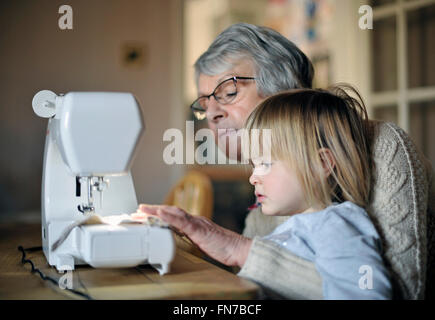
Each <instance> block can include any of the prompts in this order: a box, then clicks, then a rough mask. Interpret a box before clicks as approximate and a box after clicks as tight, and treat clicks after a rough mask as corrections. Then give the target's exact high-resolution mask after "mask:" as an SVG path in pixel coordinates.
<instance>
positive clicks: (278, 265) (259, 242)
mask: <svg viewBox="0 0 435 320" xmlns="http://www.w3.org/2000/svg"><path fill="white" fill-rule="evenodd" d="M238 275H239V276H240V277H243V278H247V279H250V280H252V281H254V282H256V283H258V284H259V285H260V286H261V287H263V289H265V292H267V293H268V294H271V295H277V296H280V297H282V298H284V299H305V300H308V299H316V300H318V299H323V295H322V279H321V278H320V275H319V273H318V272H317V271H316V268H315V266H314V264H313V263H312V262H310V261H307V260H304V259H301V258H299V257H297V256H296V255H294V254H292V253H291V252H289V251H288V250H286V249H285V248H282V247H280V246H279V245H277V244H275V243H273V242H272V241H269V240H265V239H261V238H258V237H255V238H254V241H253V243H252V246H251V250H250V251H249V255H248V258H247V260H246V262H245V264H244V266H243V268H242V269H241V270H240V272H239V273H238Z"/></svg>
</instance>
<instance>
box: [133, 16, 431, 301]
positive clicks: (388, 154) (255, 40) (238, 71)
mask: <svg viewBox="0 0 435 320" xmlns="http://www.w3.org/2000/svg"><path fill="white" fill-rule="evenodd" d="M195 71H196V82H197V87H198V99H197V100H196V101H195V102H194V103H193V104H192V106H191V107H192V110H193V112H194V114H195V116H196V117H197V118H198V119H204V118H206V119H207V122H208V126H209V128H210V129H212V130H213V132H214V135H215V140H216V144H217V145H218V146H219V148H221V150H222V151H224V152H225V153H226V154H227V156H228V157H230V158H237V159H240V148H239V149H238V150H237V153H236V154H230V152H229V150H228V148H227V147H226V145H227V144H226V143H225V140H226V139H227V138H228V137H230V138H231V137H237V132H238V130H239V129H241V128H243V126H244V123H245V120H246V119H247V117H248V116H249V114H250V113H251V112H252V111H253V110H254V108H255V107H256V105H257V104H258V103H259V102H261V101H262V100H263V99H265V98H266V97H268V96H270V95H273V94H275V93H278V92H280V91H285V90H288V89H293V88H299V87H311V85H312V79H313V73H314V72H313V67H312V64H311V62H310V61H309V59H308V58H307V57H306V56H305V54H304V53H303V52H301V51H300V50H299V49H298V48H297V47H296V46H295V45H294V44H293V43H292V42H290V41H289V40H288V39H286V38H285V37H283V36H282V35H280V34H279V33H277V32H275V31H273V30H271V29H269V28H265V27H259V26H254V25H250V24H244V23H242V24H235V25H232V26H230V27H229V28H228V29H226V30H224V31H223V32H222V33H221V34H220V35H219V36H218V37H217V38H216V39H215V40H214V42H213V43H212V44H211V45H210V47H209V48H208V50H207V51H206V52H205V53H203V54H202V55H201V56H200V57H199V59H198V60H197V62H196V63H195ZM374 127H375V131H374V136H373V145H372V148H373V158H374V163H375V167H374V168H373V170H372V171H373V177H374V179H373V181H374V182H373V186H372V197H371V198H372V200H371V203H370V205H369V208H368V212H369V214H370V217H371V219H372V220H373V221H374V223H375V225H376V227H377V229H378V231H379V234H380V235H381V237H382V240H383V245H384V253H385V254H384V259H385V260H386V263H387V266H388V267H389V269H390V271H391V274H392V275H393V278H394V279H393V280H394V284H395V295H396V297H401V298H406V299H421V298H423V297H424V295H425V283H426V270H427V268H428V269H429V270H430V268H429V267H428V266H427V264H428V262H427V257H428V250H430V249H431V248H433V247H432V246H431V243H433V240H431V238H432V231H431V229H429V228H428V231H429V233H428V235H426V226H427V225H428V224H431V223H432V224H433V222H432V221H433V216H434V214H433V205H434V204H433V201H429V204H428V197H429V200H430V199H431V196H430V194H428V193H429V192H430V191H429V190H430V188H431V186H432V185H433V184H430V183H429V182H428V181H430V174H431V172H432V171H431V170H430V168H429V167H425V164H426V163H425V162H424V158H423V157H422V156H420V155H419V154H418V151H417V150H416V149H415V147H414V145H413V144H412V142H411V141H410V140H409V138H408V137H407V135H406V134H405V133H404V132H403V131H402V130H401V129H400V128H398V127H396V126H395V125H393V124H384V123H376V124H374ZM416 191H418V192H416ZM431 192H432V194H433V187H432V191H431ZM433 198H434V197H432V199H433ZM139 209H140V210H142V211H144V212H148V213H150V214H157V215H160V217H161V218H162V219H163V220H166V221H167V222H168V223H170V224H172V225H173V226H174V227H176V228H177V229H179V230H180V231H182V232H184V234H186V236H187V237H189V238H190V239H191V240H192V241H193V242H194V243H195V244H196V245H198V246H199V247H200V248H201V249H202V250H203V251H204V252H205V253H207V254H208V255H209V256H211V257H212V258H214V259H216V260H217V261H220V262H221V263H224V264H226V265H229V266H238V267H240V268H241V270H240V272H239V273H238V275H239V276H241V277H245V278H248V279H251V280H253V281H255V282H257V283H259V284H260V285H261V286H262V287H263V288H264V289H265V291H266V292H267V293H268V294H269V295H272V296H274V295H277V296H278V297H284V298H289V299H321V298H322V281H321V278H320V276H319V273H318V272H317V270H316V268H315V267H314V264H313V263H311V262H309V261H306V260H304V259H301V258H299V257H297V256H295V255H293V254H291V253H290V252H289V251H286V250H283V249H281V248H280V247H278V246H276V245H274V243H272V242H270V241H267V240H265V239H263V238H262V236H264V235H266V234H268V233H270V232H271V231H272V230H273V229H274V228H275V227H276V226H277V225H279V224H280V223H282V222H283V221H284V220H285V219H287V217H273V216H265V215H263V214H262V213H261V211H260V209H254V210H252V211H251V212H250V213H249V215H248V217H247V219H246V226H245V229H244V232H243V236H242V235H239V234H236V233H234V232H232V231H230V230H227V229H224V228H222V227H220V226H218V225H216V224H214V223H213V222H211V221H210V220H207V219H205V218H204V217H196V216H191V215H190V214H188V213H186V212H184V211H183V210H181V209H179V208H175V207H167V206H148V205H140V207H139ZM364 276H367V275H366V274H361V279H362V280H364V279H363V278H364ZM428 276H429V275H428ZM374 285H376V284H374ZM363 289H364V288H362V290H363Z"/></svg>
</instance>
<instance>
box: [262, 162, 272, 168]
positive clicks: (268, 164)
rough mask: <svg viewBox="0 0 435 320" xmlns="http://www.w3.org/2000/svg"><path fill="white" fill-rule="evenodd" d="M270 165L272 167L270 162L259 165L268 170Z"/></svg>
mask: <svg viewBox="0 0 435 320" xmlns="http://www.w3.org/2000/svg"><path fill="white" fill-rule="evenodd" d="M271 165H272V163H271V162H262V163H261V166H262V167H263V168H270V166H271Z"/></svg>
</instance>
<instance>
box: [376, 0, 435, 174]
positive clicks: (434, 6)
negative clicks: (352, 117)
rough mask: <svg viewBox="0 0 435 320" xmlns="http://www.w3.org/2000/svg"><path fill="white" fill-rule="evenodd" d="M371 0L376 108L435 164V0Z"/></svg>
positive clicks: (383, 118) (382, 118)
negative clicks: (402, 130)
mask: <svg viewBox="0 0 435 320" xmlns="http://www.w3.org/2000/svg"><path fill="white" fill-rule="evenodd" d="M372 6H373V19H374V22H373V32H372V33H371V39H370V52H371V54H370V55H371V77H370V79H371V89H370V90H371V107H372V111H373V113H372V114H373V115H374V117H375V118H378V119H381V120H386V121H393V122H396V123H397V124H398V125H399V126H400V127H402V128H403V129H404V130H405V131H407V132H408V133H409V134H410V135H411V137H412V138H413V140H414V141H415V143H416V145H417V146H418V148H419V149H420V150H421V151H422V152H423V153H424V154H425V155H426V156H427V157H429V159H430V160H431V162H432V166H434V167H435V144H434V143H433V142H432V143H431V139H430V137H435V132H434V130H433V128H434V127H435V59H434V57H435V43H434V41H433V36H434V34H435V0H406V1H405V0H388V1H387V0H383V1H380V0H373V1H372Z"/></svg>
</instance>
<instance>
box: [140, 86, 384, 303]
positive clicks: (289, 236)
mask: <svg viewBox="0 0 435 320" xmlns="http://www.w3.org/2000/svg"><path fill="white" fill-rule="evenodd" d="M349 89H351V88H349ZM351 90H352V89H351ZM354 92H355V93H356V91H354ZM356 94H357V93H356ZM357 96H358V98H359V99H360V97H359V95H358V94H357ZM245 127H246V128H245V129H247V131H246V132H248V133H249V132H252V130H253V129H257V130H259V132H260V139H259V140H258V141H259V142H260V141H263V139H261V133H262V132H266V131H264V130H265V129H268V130H269V131H268V132H269V133H270V137H271V139H270V145H263V144H262V143H260V145H259V147H260V148H259V149H261V150H262V151H263V153H264V151H266V150H270V151H271V154H263V155H261V156H260V153H259V155H258V156H253V157H252V154H251V155H250V156H251V157H250V161H251V163H252V164H253V172H252V175H251V176H250V178H249V181H250V183H251V184H252V185H253V186H254V187H255V195H256V197H257V202H258V203H259V205H260V206H261V211H262V213H263V214H265V215H273V216H289V218H288V219H287V220H286V221H285V222H284V223H282V224H281V225H279V226H278V227H277V228H276V229H275V230H274V231H273V232H272V233H271V234H269V235H267V236H266V237H264V239H265V240H268V241H271V242H273V243H275V244H276V245H278V246H281V247H283V248H285V249H287V250H288V251H290V252H291V253H293V254H294V255H296V256H299V257H300V258H302V259H305V260H308V261H312V262H314V264H315V266H316V269H317V271H318V273H319V274H320V276H321V278H322V287H323V297H324V298H325V299H391V298H392V288H391V282H390V276H389V273H388V271H387V269H386V268H385V266H384V263H383V260H382V256H381V253H382V251H381V250H382V249H381V240H380V237H379V235H378V233H377V232H376V229H375V228H374V226H373V224H372V222H371V221H370V218H369V216H368V215H367V213H366V212H365V210H364V207H365V206H366V204H367V202H368V198H369V191H370V190H369V186H370V161H369V159H370V148H369V143H368V139H369V136H370V127H369V123H368V120H367V113H366V110H365V108H364V105H363V104H362V102H361V103H360V102H359V101H358V100H357V99H355V98H352V97H351V96H349V95H348V94H347V93H346V91H345V90H344V88H341V87H335V88H334V89H332V90H330V91H324V90H313V89H298V90H292V91H289V92H284V93H280V94H277V95H275V96H272V97H269V98H267V99H266V100H264V101H263V102H262V103H260V105H259V106H257V108H256V109H255V110H254V111H253V113H252V114H251V115H250V116H249V118H248V120H247V122H246V126H245ZM244 137H245V138H246V135H245V136H244ZM251 143H252V141H251ZM265 143H266V144H268V143H267V142H265ZM245 145H246V144H245ZM245 155H246V152H245ZM139 209H140V210H141V211H143V212H147V213H150V214H154V215H159V216H160V217H161V218H162V219H163V220H165V221H166V222H168V223H170V224H172V225H173V226H174V227H175V228H177V229H178V230H180V231H182V232H184V233H185V234H186V235H187V236H188V237H189V238H190V239H191V240H192V242H194V243H195V244H197V245H198V246H199V247H200V248H201V249H202V250H203V251H204V252H206V253H207V254H209V255H210V256H211V257H213V258H215V259H216V260H218V261H220V262H221V263H224V264H227V265H236V266H240V267H243V264H244V263H245V261H246V259H247V256H248V255H249V250H250V247H251V245H252V240H251V239H248V238H245V237H243V236H241V235H238V234H235V233H234V232H232V231H230V230H226V229H224V228H222V227H219V226H217V225H215V224H214V223H212V222H211V221H209V220H207V219H205V218H202V217H193V216H191V215H189V214H187V213H185V212H184V211H183V210H181V209H178V208H174V207H166V206H148V205H141V206H140V208H139Z"/></svg>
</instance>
